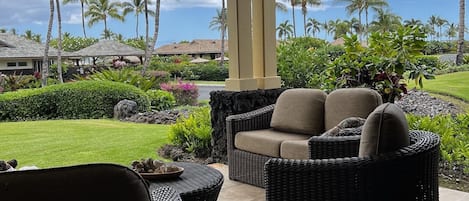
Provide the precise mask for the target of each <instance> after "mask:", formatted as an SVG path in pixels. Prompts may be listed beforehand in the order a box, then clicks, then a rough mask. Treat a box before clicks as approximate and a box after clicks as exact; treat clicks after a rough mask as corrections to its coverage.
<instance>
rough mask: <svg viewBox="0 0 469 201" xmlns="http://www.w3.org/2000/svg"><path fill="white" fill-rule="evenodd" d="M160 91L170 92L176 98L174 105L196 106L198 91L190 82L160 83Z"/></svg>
mask: <svg viewBox="0 0 469 201" xmlns="http://www.w3.org/2000/svg"><path fill="white" fill-rule="evenodd" d="M160 87H161V89H162V90H165V91H169V92H171V93H172V94H173V95H174V97H175V98H176V105H196V104H197V97H199V89H198V88H197V85H195V84H194V83H191V82H186V83H184V82H182V81H181V80H178V81H177V83H171V82H168V83H162V84H161V85H160Z"/></svg>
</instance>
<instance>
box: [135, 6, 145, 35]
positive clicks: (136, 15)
mask: <svg viewBox="0 0 469 201" xmlns="http://www.w3.org/2000/svg"><path fill="white" fill-rule="evenodd" d="M145 2H147V0H145ZM147 9H148V4H147V3H146V4H145V12H147ZM135 17H137V26H135V36H136V37H135V39H137V38H138V13H135ZM145 18H146V19H145V20H146V21H145V23H146V26H147V27H148V14H145ZM147 32H148V28H147ZM147 36H148V33H147ZM147 42H148V41H147Z"/></svg>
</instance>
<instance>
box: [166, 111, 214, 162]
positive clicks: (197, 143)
mask: <svg viewBox="0 0 469 201" xmlns="http://www.w3.org/2000/svg"><path fill="white" fill-rule="evenodd" d="M211 133H212V126H211V123H210V108H209V107H199V108H197V109H194V110H193V111H192V112H191V113H190V114H189V116H188V117H184V116H182V117H180V118H179V119H178V120H177V122H176V124H173V125H171V128H170V131H169V135H168V138H169V140H170V141H171V142H172V143H173V144H175V145H179V146H182V147H183V148H184V149H185V150H187V151H188V152H190V153H194V154H195V155H196V156H199V157H206V156H208V155H209V154H210V150H211V145H210V141H211Z"/></svg>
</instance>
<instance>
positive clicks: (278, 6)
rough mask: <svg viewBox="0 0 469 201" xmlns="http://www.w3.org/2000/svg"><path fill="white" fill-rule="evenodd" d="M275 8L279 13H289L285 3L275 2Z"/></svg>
mask: <svg viewBox="0 0 469 201" xmlns="http://www.w3.org/2000/svg"><path fill="white" fill-rule="evenodd" d="M275 8H276V9H277V10H279V11H282V12H287V11H288V8H287V6H286V5H285V4H283V3H281V2H275Z"/></svg>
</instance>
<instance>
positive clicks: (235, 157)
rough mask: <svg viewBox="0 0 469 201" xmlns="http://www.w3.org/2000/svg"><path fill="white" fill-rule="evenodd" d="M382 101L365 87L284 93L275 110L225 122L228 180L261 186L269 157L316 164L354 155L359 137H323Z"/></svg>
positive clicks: (272, 106) (238, 116) (269, 109)
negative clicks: (319, 160)
mask: <svg viewBox="0 0 469 201" xmlns="http://www.w3.org/2000/svg"><path fill="white" fill-rule="evenodd" d="M380 104H382V100H381V96H380V95H379V94H378V93H377V92H376V91H374V90H371V89H365V88H354V89H339V90H336V91H333V92H331V93H330V94H328V95H327V94H325V93H324V92H322V91H320V90H316V89H288V90H286V91H284V92H283V93H282V94H281V95H280V96H279V98H278V99H277V102H276V104H275V105H270V106H267V107H264V108H261V109H258V110H255V111H252V112H248V113H244V114H238V115H232V116H229V117H227V119H226V126H227V127H226V132H227V143H228V144H227V152H228V168H229V178H230V179H232V180H237V181H241V182H244V183H248V184H252V185H255V186H259V187H264V165H265V163H266V162H267V161H268V160H269V159H271V158H287V159H311V158H314V159H320V158H329V157H330V156H335V157H347V156H356V155H358V144H359V143H360V136H343V137H322V136H320V135H321V134H322V133H323V132H324V131H326V130H328V129H331V128H333V127H334V126H335V125H337V124H338V123H339V122H340V121H342V120H343V119H345V118H347V117H353V116H354V117H362V118H366V117H367V116H368V114H369V113H371V112H372V111H373V110H374V109H375V108H376V107H377V106H378V105H380Z"/></svg>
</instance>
